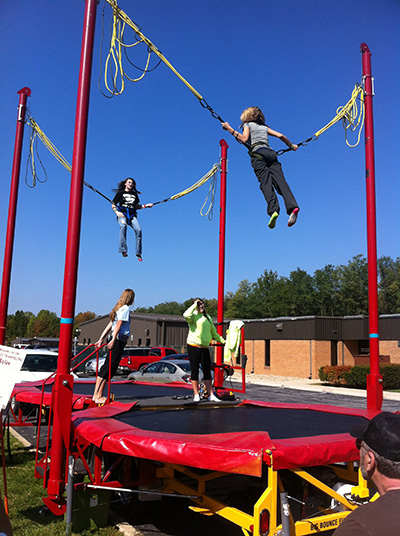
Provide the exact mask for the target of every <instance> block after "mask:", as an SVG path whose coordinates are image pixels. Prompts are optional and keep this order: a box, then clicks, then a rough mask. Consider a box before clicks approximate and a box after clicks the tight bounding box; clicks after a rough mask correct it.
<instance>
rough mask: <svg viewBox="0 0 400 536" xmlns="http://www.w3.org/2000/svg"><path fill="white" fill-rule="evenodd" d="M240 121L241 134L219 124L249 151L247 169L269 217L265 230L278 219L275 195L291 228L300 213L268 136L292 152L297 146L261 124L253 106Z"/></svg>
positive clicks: (263, 119) (262, 121) (262, 120)
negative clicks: (254, 180) (280, 200)
mask: <svg viewBox="0 0 400 536" xmlns="http://www.w3.org/2000/svg"><path fill="white" fill-rule="evenodd" d="M240 120H241V122H242V123H241V125H240V127H241V128H242V129H243V132H242V134H241V133H240V132H237V131H236V130H235V129H233V128H232V127H231V126H230V124H229V123H222V128H223V129H224V130H227V131H228V132H229V133H230V134H232V136H234V137H235V138H236V139H237V140H240V141H241V142H242V143H244V144H245V145H246V147H248V148H249V155H250V158H251V165H252V167H253V170H254V173H255V174H256V176H257V179H258V181H259V183H260V190H261V191H262V193H263V194H264V197H265V200H266V202H267V213H268V216H269V217H270V219H269V222H268V227H269V228H270V229H273V228H274V227H275V224H276V220H277V218H278V216H279V210H280V209H279V201H278V197H277V195H276V193H278V194H279V195H281V196H282V197H283V199H284V202H285V206H286V212H287V214H288V215H289V220H288V227H292V225H294V224H295V223H296V220H297V216H298V213H299V210H300V209H299V206H298V204H297V202H296V199H295V198H294V195H293V193H292V191H291V189H290V187H289V185H288V183H287V182H286V180H285V177H284V175H283V171H282V166H281V164H280V162H278V157H277V155H276V152H275V151H273V150H272V149H271V148H270V146H269V139H268V136H273V137H275V138H279V139H280V140H281V141H283V143H285V144H286V145H287V146H288V147H290V149H292V150H293V151H297V149H298V146H297V145H295V144H294V143H291V142H290V141H289V140H288V138H287V137H286V136H284V135H283V134H281V133H280V132H277V131H276V130H272V129H271V128H269V126H268V125H266V124H265V117H264V114H263V113H262V111H261V110H260V108H257V107H256V106H251V107H250V108H246V110H244V112H243V113H242V115H241V116H240Z"/></svg>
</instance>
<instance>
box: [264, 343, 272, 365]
mask: <svg viewBox="0 0 400 536" xmlns="http://www.w3.org/2000/svg"><path fill="white" fill-rule="evenodd" d="M264 343H265V352H264V367H270V366H271V341H270V340H269V339H268V340H265V341H264Z"/></svg>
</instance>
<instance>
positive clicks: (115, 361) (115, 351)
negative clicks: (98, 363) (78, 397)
mask: <svg viewBox="0 0 400 536" xmlns="http://www.w3.org/2000/svg"><path fill="white" fill-rule="evenodd" d="M134 299H135V292H134V291H133V290H132V289H130V288H127V289H125V290H124V291H123V293H122V294H121V296H120V298H119V300H118V301H117V303H116V304H115V306H114V308H113V310H112V311H111V313H110V322H109V323H108V324H107V326H106V327H105V329H104V331H103V333H102V334H101V336H100V338H99V340H98V341H97V342H96V344H95V346H96V348H100V346H101V345H102V344H103V340H104V338H105V337H106V335H107V334H108V332H109V331H110V330H111V333H112V338H111V341H110V342H109V343H108V344H107V347H108V349H109V350H111V370H110V352H108V353H107V357H106V360H105V362H104V364H103V366H102V367H101V368H100V370H99V375H98V376H97V379H96V386H95V389H94V393H93V397H92V400H93V401H94V402H96V404H104V402H105V401H106V397H105V396H103V391H104V387H105V386H106V383H107V379H108V377H110V380H111V378H112V377H113V376H114V374H115V373H116V372H117V368H118V365H119V362H120V360H121V357H122V352H123V351H124V348H125V345H126V343H127V342H128V338H129V333H130V306H131V305H132V304H133V301H134Z"/></svg>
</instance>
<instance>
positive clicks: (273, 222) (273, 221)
mask: <svg viewBox="0 0 400 536" xmlns="http://www.w3.org/2000/svg"><path fill="white" fill-rule="evenodd" d="M278 216H279V214H278V212H274V213H273V214H272V216H271V217H270V219H269V222H268V227H269V228H270V229H273V228H274V227H275V225H276V220H277V218H278Z"/></svg>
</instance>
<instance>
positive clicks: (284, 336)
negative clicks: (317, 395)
mask: <svg viewBox="0 0 400 536" xmlns="http://www.w3.org/2000/svg"><path fill="white" fill-rule="evenodd" d="M107 322H108V317H107V316H102V317H97V318H95V319H93V320H89V321H88V322H84V323H82V324H81V325H80V326H79V329H80V332H79V334H78V344H83V345H87V344H93V343H94V342H96V341H97V339H98V337H99V335H100V334H101V332H102V330H103V329H104V327H105V326H106V324H107ZM244 323H245V328H244V330H245V339H246V342H245V353H246V355H247V366H246V372H247V373H251V372H252V373H254V374H266V375H272V376H289V377H299V378H317V377H318V369H319V368H320V367H322V366H324V365H358V364H368V363H369V330H368V317H364V316H351V317H318V316H310V317H296V318H287V317H285V318H267V319H257V320H245V321H244ZM227 324H228V322H227V323H226V325H225V327H224V331H225V328H226V327H227ZM131 333H132V335H131V340H130V341H129V343H128V344H129V345H130V346H173V347H175V348H176V349H177V350H178V351H185V347H186V337H187V324H186V321H185V319H184V318H183V317H182V316H178V315H176V316H175V315H154V314H136V313H132V315H131ZM379 339H380V340H379V349H380V360H381V362H385V363H398V364H400V315H383V316H381V317H380V318H379Z"/></svg>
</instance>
